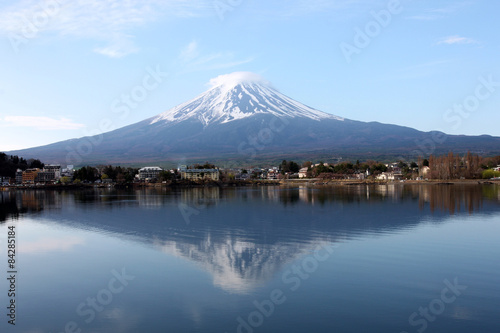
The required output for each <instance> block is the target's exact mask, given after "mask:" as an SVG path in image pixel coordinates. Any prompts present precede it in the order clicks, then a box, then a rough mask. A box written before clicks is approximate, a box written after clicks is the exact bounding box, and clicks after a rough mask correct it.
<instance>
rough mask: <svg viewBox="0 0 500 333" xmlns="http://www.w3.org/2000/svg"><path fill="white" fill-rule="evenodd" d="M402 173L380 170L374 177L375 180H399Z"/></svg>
mask: <svg viewBox="0 0 500 333" xmlns="http://www.w3.org/2000/svg"><path fill="white" fill-rule="evenodd" d="M402 178H403V175H402V174H400V173H395V172H382V173H381V174H380V175H378V176H377V177H376V179H377V180H401V179H402Z"/></svg>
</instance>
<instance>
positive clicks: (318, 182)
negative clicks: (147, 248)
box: [0, 179, 500, 191]
mask: <svg viewBox="0 0 500 333" xmlns="http://www.w3.org/2000/svg"><path fill="white" fill-rule="evenodd" d="M300 185H302V186H304V185H305V186H359V185H365V186H366V185H500V180H491V179H490V180H488V179H452V180H405V181H373V180H362V181H360V180H322V179H283V180H257V181H231V182H205V183H196V182H179V183H168V184H159V183H156V184H144V183H140V184H138V183H131V184H108V185H103V184H99V185H96V184H68V185H61V184H58V185H31V186H0V191H9V190H88V189H102V188H110V189H140V188H172V189H176V188H204V187H220V188H234V187H256V186H259V187H260V186H300Z"/></svg>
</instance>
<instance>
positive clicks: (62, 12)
mask: <svg viewBox="0 0 500 333" xmlns="http://www.w3.org/2000/svg"><path fill="white" fill-rule="evenodd" d="M206 15H213V8H212V2H211V1H210V0H198V1H186V0H127V1H119V0H107V1H104V0H47V1H42V0H24V1H20V2H18V3H15V4H12V5H7V6H6V5H4V6H2V5H1V3H0V34H1V35H7V36H11V37H12V36H13V35H14V36H17V37H18V38H27V39H30V38H35V37H38V36H39V35H40V34H42V33H53V34H55V35H57V36H70V37H78V38H89V39H95V40H98V41H100V42H103V43H106V44H107V45H105V46H101V47H97V48H95V49H94V51H95V52H98V53H100V54H103V55H106V56H109V57H121V56H124V55H127V54H130V53H134V52H137V51H138V47H137V46H136V45H135V44H134V42H133V38H132V34H131V31H132V29H135V28H137V27H141V26H144V25H146V24H148V23H150V22H154V21H157V20H159V19H164V18H168V17H185V18H187V17H199V16H206Z"/></svg>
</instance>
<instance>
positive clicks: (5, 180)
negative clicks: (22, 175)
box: [0, 177, 10, 186]
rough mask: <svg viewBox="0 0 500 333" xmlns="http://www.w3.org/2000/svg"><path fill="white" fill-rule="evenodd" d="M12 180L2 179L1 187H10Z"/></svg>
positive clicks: (0, 178)
mask: <svg viewBox="0 0 500 333" xmlns="http://www.w3.org/2000/svg"><path fill="white" fill-rule="evenodd" d="M9 185H10V178H9V177H0V186H9Z"/></svg>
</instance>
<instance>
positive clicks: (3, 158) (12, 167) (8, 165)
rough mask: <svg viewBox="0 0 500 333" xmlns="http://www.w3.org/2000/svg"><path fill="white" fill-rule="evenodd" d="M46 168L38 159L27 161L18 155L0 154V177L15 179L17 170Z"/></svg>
mask: <svg viewBox="0 0 500 333" xmlns="http://www.w3.org/2000/svg"><path fill="white" fill-rule="evenodd" d="M44 166H45V164H44V163H42V162H41V161H40V160H38V159H29V160H26V159H24V158H22V157H19V156H17V155H7V154H5V153H0V177H9V178H14V177H15V176H16V171H17V169H21V170H23V171H24V170H26V169H33V168H39V169H42V168H43V167H44Z"/></svg>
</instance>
